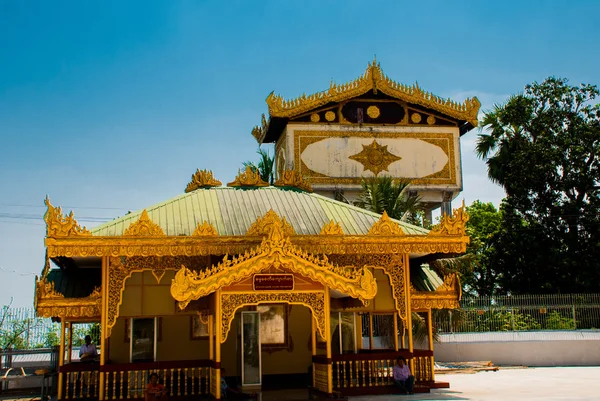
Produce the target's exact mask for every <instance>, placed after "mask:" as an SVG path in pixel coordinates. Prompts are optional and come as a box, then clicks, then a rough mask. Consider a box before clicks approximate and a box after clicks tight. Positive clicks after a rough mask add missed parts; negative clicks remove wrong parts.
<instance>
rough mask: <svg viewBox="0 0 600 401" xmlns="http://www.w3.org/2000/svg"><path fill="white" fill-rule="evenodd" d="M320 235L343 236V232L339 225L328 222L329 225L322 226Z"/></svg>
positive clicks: (331, 221)
mask: <svg viewBox="0 0 600 401" xmlns="http://www.w3.org/2000/svg"><path fill="white" fill-rule="evenodd" d="M320 235H344V230H342V226H340V223H336V222H334V221H333V220H330V221H329V223H327V224H325V225H324V226H323V228H322V229H321V234H320Z"/></svg>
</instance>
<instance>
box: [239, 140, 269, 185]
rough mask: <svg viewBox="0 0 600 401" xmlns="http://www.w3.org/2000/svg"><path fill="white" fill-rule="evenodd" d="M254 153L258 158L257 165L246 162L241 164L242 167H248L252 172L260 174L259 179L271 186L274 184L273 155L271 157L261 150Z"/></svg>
mask: <svg viewBox="0 0 600 401" xmlns="http://www.w3.org/2000/svg"><path fill="white" fill-rule="evenodd" d="M256 153H258V155H259V156H260V159H259V160H258V163H257V164H255V163H254V162H251V161H246V162H243V163H242V164H243V165H244V167H250V168H251V169H252V171H254V172H257V171H258V174H260V178H261V179H262V180H263V181H266V182H268V183H269V184H271V185H273V182H275V155H273V156H271V155H270V154H269V152H268V151H267V150H264V149H263V148H258V150H257V151H256Z"/></svg>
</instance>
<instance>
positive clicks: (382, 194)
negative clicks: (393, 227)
mask: <svg viewBox="0 0 600 401" xmlns="http://www.w3.org/2000/svg"><path fill="white" fill-rule="evenodd" d="M361 185H362V190H361V192H360V195H359V196H358V199H357V200H356V202H354V205H355V206H358V207H360V208H363V209H367V210H370V211H372V212H375V213H379V214H382V213H383V212H384V211H385V212H387V214H388V216H390V217H391V218H393V219H397V220H401V221H408V220H409V219H410V218H411V217H414V216H416V215H417V213H418V212H419V211H420V208H419V204H420V201H421V198H420V197H419V196H410V195H408V186H409V185H410V181H409V180H406V179H393V178H392V177H389V176H383V177H375V178H369V179H363V181H362V183H361Z"/></svg>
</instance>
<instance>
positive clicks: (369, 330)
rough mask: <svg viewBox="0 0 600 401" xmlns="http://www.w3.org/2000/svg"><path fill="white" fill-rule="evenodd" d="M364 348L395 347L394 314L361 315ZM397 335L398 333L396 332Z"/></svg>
mask: <svg viewBox="0 0 600 401" xmlns="http://www.w3.org/2000/svg"><path fill="white" fill-rule="evenodd" d="M361 323H362V349H394V348H395V345H394V335H395V333H394V315H393V314H371V313H364V314H362V315H361ZM396 335H397V334H396Z"/></svg>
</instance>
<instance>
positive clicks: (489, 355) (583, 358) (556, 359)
mask: <svg viewBox="0 0 600 401" xmlns="http://www.w3.org/2000/svg"><path fill="white" fill-rule="evenodd" d="M434 355H435V360H436V361H439V362H458V361H460V362H467V361H492V362H493V363H494V364H495V365H524V366H600V331H537V332H497V333H460V334H442V335H441V338H440V342H439V343H436V344H435V345H434Z"/></svg>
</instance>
